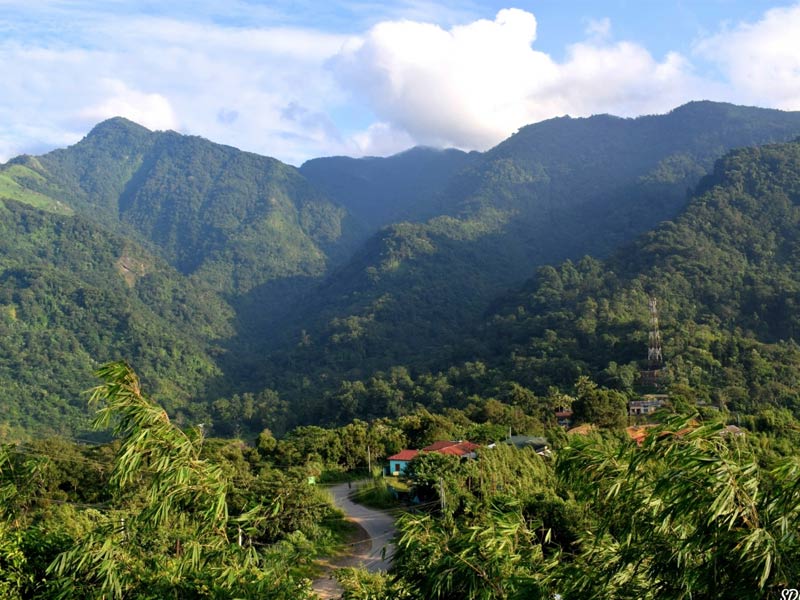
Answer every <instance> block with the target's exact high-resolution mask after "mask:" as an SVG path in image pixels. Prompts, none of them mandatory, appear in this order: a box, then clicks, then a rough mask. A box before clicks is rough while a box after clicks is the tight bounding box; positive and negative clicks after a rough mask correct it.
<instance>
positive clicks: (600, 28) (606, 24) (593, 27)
mask: <svg viewBox="0 0 800 600" xmlns="http://www.w3.org/2000/svg"><path fill="white" fill-rule="evenodd" d="M584 32H585V33H586V35H587V36H589V37H590V38H595V39H601V40H604V39H607V38H608V37H609V36H610V35H611V19H609V18H608V17H603V18H602V19H589V21H588V23H587V24H586V28H585V29H584Z"/></svg>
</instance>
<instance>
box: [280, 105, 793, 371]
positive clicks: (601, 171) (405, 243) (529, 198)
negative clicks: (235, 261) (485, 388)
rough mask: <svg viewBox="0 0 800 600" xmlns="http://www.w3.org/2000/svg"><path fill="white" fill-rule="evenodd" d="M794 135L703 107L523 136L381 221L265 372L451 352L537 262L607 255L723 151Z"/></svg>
mask: <svg viewBox="0 0 800 600" xmlns="http://www.w3.org/2000/svg"><path fill="white" fill-rule="evenodd" d="M798 134H800V113H787V112H781V111H775V110H765V109H758V108H745V107H738V106H733V105H728V104H719V103H712V102H695V103H691V104H688V105H685V106H682V107H680V108H678V109H675V110H674V111H672V112H671V113H669V114H667V115H660V116H648V117H640V118H636V119H620V118H617V117H611V116H608V115H601V116H595V117H591V118H587V119H572V118H566V117H565V118H558V119H552V120H549V121H545V122H542V123H538V124H535V125H530V126H528V127H525V128H523V129H521V130H520V131H519V132H518V133H516V134H515V135H513V136H512V137H511V138H509V139H508V140H506V141H505V142H503V143H501V144H500V145H499V146H497V147H496V148H494V149H492V150H490V151H489V152H487V153H485V154H483V155H481V156H480V159H479V160H478V161H476V162H475V164H473V166H471V167H470V168H468V169H466V170H464V171H461V172H460V173H459V174H458V175H457V176H456V177H454V178H452V179H451V180H450V182H449V184H448V185H447V186H446V187H445V189H444V190H443V191H442V192H441V193H440V194H438V195H437V197H436V200H435V205H436V206H437V207H438V208H437V209H436V211H437V212H438V213H439V216H437V217H434V218H431V219H429V220H427V221H425V222H423V223H395V224H392V225H389V226H387V227H386V228H385V229H383V230H382V231H380V232H379V233H378V234H376V235H375V236H373V237H372V238H371V239H370V240H369V241H368V242H367V243H366V244H365V245H363V246H362V247H361V249H360V250H359V251H358V252H357V253H356V254H355V255H354V257H353V259H352V260H351V261H350V262H349V263H348V264H347V265H345V266H344V267H342V268H341V269H339V270H337V271H336V272H334V273H333V274H332V275H331V276H330V277H328V278H327V280H326V282H325V283H324V284H322V285H321V286H320V287H319V288H318V289H317V292H316V294H315V297H314V298H311V299H310V300H309V302H308V305H307V306H308V310H307V311H305V312H303V311H301V312H299V313H296V314H295V320H294V321H292V322H291V323H292V326H293V331H292V334H293V337H292V338H291V344H292V346H294V345H296V344H298V343H300V345H299V346H296V347H294V348H293V349H292V350H291V353H290V355H289V356H286V355H276V356H275V357H274V361H275V365H276V367H275V369H274V375H273V376H274V377H275V378H278V377H281V376H282V375H286V373H287V367H288V368H290V369H291V365H315V366H316V367H317V368H318V370H319V372H320V373H321V374H322V376H323V377H325V378H327V379H330V378H335V377H337V376H340V375H341V374H342V373H345V374H348V375H349V376H352V377H361V376H364V375H366V374H368V373H369V372H371V371H372V370H374V369H376V368H385V367H387V366H390V365H392V364H399V363H402V364H407V365H412V366H418V367H428V366H430V365H433V364H436V363H437V361H438V360H440V359H445V358H446V357H448V356H450V355H451V354H452V353H453V352H462V353H463V352H464V351H465V348H464V346H463V338H462V332H463V330H464V328H465V327H468V326H469V325H470V323H472V322H474V321H475V320H476V319H478V318H480V316H481V314H482V313H483V312H484V311H485V310H486V309H487V307H488V305H489V303H490V301H491V300H492V299H493V298H494V297H495V296H497V295H498V294H500V293H502V292H503V291H504V290H505V289H507V288H509V287H512V286H514V285H519V284H520V283H521V282H522V281H524V280H525V279H526V278H528V277H530V276H531V275H532V274H533V272H534V271H535V269H536V268H537V267H538V266H540V265H543V264H550V263H554V262H559V261H561V260H564V259H567V258H573V259H577V258H580V257H581V256H583V255H585V254H589V255H594V256H603V255H607V254H608V253H610V252H611V251H612V250H614V249H616V248H617V247H619V246H620V245H621V244H623V243H625V242H628V241H631V240H632V239H634V238H635V237H636V236H637V235H639V234H641V233H643V232H645V231H647V230H649V229H651V228H652V227H654V226H656V225H657V224H658V223H659V222H661V221H663V220H665V219H670V218H673V217H674V216H676V215H677V214H678V213H679V212H680V210H681V209H682V208H683V206H684V205H685V203H686V199H687V195H688V193H689V191H690V189H691V188H692V187H693V186H694V185H696V184H697V182H698V181H699V180H700V178H701V176H702V175H703V174H705V173H706V172H707V171H708V170H709V169H711V168H712V165H713V163H714V160H716V159H717V158H719V157H720V156H721V155H722V154H723V153H724V152H725V151H726V150H728V149H730V148H734V147H740V146H748V145H753V144H761V143H767V142H773V141H786V140H789V139H791V138H793V137H795V136H797V135H798ZM301 330H303V331H302V333H301ZM466 352H467V353H468V352H469V350H468V349H466Z"/></svg>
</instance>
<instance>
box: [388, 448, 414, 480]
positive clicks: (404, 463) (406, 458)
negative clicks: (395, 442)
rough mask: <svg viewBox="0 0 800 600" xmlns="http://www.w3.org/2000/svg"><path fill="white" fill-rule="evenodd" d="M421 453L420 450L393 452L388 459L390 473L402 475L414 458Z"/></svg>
mask: <svg viewBox="0 0 800 600" xmlns="http://www.w3.org/2000/svg"><path fill="white" fill-rule="evenodd" d="M417 454H419V450H401V451H400V452H398V453H397V454H393V455H392V456H390V457H389V458H388V459H387V460H388V461H389V470H388V475H394V476H397V475H402V474H403V473H405V472H406V467H408V463H410V462H411V461H412V460H413V458H414V457H415V456H416V455H417Z"/></svg>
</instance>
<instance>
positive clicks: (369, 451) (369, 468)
mask: <svg viewBox="0 0 800 600" xmlns="http://www.w3.org/2000/svg"><path fill="white" fill-rule="evenodd" d="M367 472H368V474H369V476H370V477H372V449H371V448H370V447H369V444H367Z"/></svg>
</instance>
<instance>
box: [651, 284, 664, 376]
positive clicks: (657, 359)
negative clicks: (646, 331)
mask: <svg viewBox="0 0 800 600" xmlns="http://www.w3.org/2000/svg"><path fill="white" fill-rule="evenodd" d="M649 306H650V343H649V344H648V346H647V366H648V368H649V369H651V370H652V369H659V368H660V367H661V365H662V363H663V362H664V356H663V354H661V332H660V331H659V330H658V302H657V301H656V299H655V297H652V296H651V297H650V302H649Z"/></svg>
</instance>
